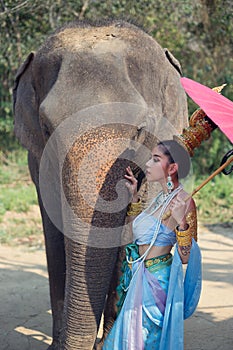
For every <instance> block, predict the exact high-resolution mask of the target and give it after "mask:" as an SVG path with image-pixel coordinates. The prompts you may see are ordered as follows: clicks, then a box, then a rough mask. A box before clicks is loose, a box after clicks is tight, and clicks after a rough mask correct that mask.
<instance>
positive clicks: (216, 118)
mask: <svg viewBox="0 0 233 350" xmlns="http://www.w3.org/2000/svg"><path fill="white" fill-rule="evenodd" d="M181 84H182V85H183V88H184V90H185V91H186V93H187V94H188V95H189V96H190V97H191V98H192V100H193V101H194V102H195V103H197V104H198V105H199V106H200V108H201V109H202V110H203V111H204V112H205V113H206V114H207V116H208V117H209V118H210V119H211V120H212V121H213V122H214V123H215V124H216V125H217V126H218V127H219V128H220V129H221V130H222V132H223V133H224V134H225V135H226V136H227V137H228V139H229V140H230V141H231V142H232V143H233V102H232V101H230V100H229V99H227V98H226V97H224V96H222V95H220V94H219V93H217V92H216V91H214V90H212V89H210V88H208V87H207V86H205V85H202V84H200V83H197V82H196V81H194V80H191V79H188V78H185V77H184V78H181Z"/></svg>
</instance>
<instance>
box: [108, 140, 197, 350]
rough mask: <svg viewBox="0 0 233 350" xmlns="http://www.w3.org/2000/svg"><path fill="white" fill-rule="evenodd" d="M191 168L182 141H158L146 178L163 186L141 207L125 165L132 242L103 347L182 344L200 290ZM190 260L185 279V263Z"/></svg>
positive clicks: (165, 349)
mask: <svg viewBox="0 0 233 350" xmlns="http://www.w3.org/2000/svg"><path fill="white" fill-rule="evenodd" d="M189 168H190V159H189V156H188V154H187V152H186V151H185V150H184V148H183V147H182V146H180V145H179V144H178V143H177V142H176V141H171V140H169V141H163V142H160V143H159V144H158V145H157V146H156V147H155V148H154V149H153V150H152V156H151V159H150V160H149V161H148V162H147V163H146V178H147V181H148V182H158V183H159V184H160V185H161V187H162V191H161V192H160V193H159V194H158V195H157V196H156V198H155V199H154V200H153V201H152V203H151V204H150V205H149V207H148V208H146V210H144V211H142V212H141V203H140V200H139V198H138V194H137V180H136V179H135V177H134V175H133V173H132V171H131V169H130V167H128V168H127V169H126V172H127V174H126V175H125V177H126V179H127V180H128V182H127V184H126V186H127V187H128V189H129V191H130V193H131V194H132V201H131V203H130V205H129V208H128V211H127V214H128V221H129V222H132V233H133V242H134V243H133V244H129V245H128V246H127V247H126V261H125V262H124V263H123V275H122V278H121V283H120V285H119V287H118V293H119V302H118V307H119V314H118V317H117V319H116V321H115V323H114V325H113V328H112V330H111V331H110V333H109V335H108V336H107V338H106V340H105V343H104V347H103V349H104V350H107V349H111V350H112V349H115V350H123V349H124V350H126V349H127V350H131V349H132V350H142V349H146V350H147V349H153V350H157V349H159V350H174V349H176V350H182V349H183V319H185V318H187V317H189V316H190V315H191V314H192V313H193V312H194V311H195V308H196V306H197V303H198V300H199V297H200V291H201V256H200V250H199V248H198V246H197V243H196V241H195V240H196V237H197V232H196V228H197V224H196V208H195V203H194V201H193V199H189V200H187V197H188V194H187V193H186V192H185V191H184V190H183V188H182V186H181V184H180V183H179V178H183V177H185V176H187V175H188V172H189ZM174 245H175V251H174V256H172V254H171V249H172V247H173V246H174ZM187 263H188V266H187V270H186V274H185V278H184V277H183V269H182V264H187Z"/></svg>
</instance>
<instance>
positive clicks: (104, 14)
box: [0, 0, 233, 241]
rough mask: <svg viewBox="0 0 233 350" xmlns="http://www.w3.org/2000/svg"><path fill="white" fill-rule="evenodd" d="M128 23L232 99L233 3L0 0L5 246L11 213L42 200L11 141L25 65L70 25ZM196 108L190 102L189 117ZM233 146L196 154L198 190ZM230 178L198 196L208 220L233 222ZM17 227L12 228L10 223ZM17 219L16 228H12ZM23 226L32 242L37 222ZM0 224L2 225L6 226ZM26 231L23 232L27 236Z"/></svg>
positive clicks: (215, 140)
mask: <svg viewBox="0 0 233 350" xmlns="http://www.w3.org/2000/svg"><path fill="white" fill-rule="evenodd" d="M103 18H121V19H122V18H123V19H126V20H130V21H131V22H133V23H136V24H138V25H140V26H141V27H143V28H144V29H145V30H146V31H147V32H148V33H149V34H151V35H152V36H153V37H154V38H155V39H156V40H157V41H158V42H159V43H160V45H161V46H163V47H167V48H169V50H170V51H171V52H172V53H173V54H174V56H175V57H176V58H177V59H178V60H179V61H180V63H181V65H182V67H183V74H184V75H185V76H187V77H190V78H192V79H194V80H197V81H199V82H201V83H203V84H205V85H207V86H209V87H213V86H217V85H221V84H223V83H227V87H226V88H225V89H224V91H223V94H224V95H225V96H226V97H228V98H229V99H231V100H233V84H232V80H233V78H232V72H233V35H232V33H233V2H232V0H196V1H193V0H183V1H182V0H67V1H65V0H0V27H1V33H0V35H1V36H0V40H1V41H0V48H1V50H0V76H1V81H0V239H1V237H2V241H6V240H8V241H9V240H11V234H12V232H13V234H14V232H15V231H17V232H16V233H17V235H18V236H20V235H21V233H20V232H19V231H20V229H19V228H20V222H17V221H16V222H15V221H14V220H16V219H15V217H16V215H9V219H8V222H7V224H6V222H5V218H6V214H7V213H8V214H9V213H16V212H21V213H22V212H30V210H31V209H32V207H33V205H34V206H35V205H36V193H35V189H34V187H33V185H32V184H31V182H30V178H29V175H28V170H27V160H26V152H25V151H24V150H23V149H22V148H21V146H19V144H18V143H17V141H16V140H15V138H14V135H13V117H12V86H13V83H14V76H15V74H16V71H17V69H18V67H19V66H20V64H21V63H22V62H23V61H24V59H25V58H26V56H27V55H28V53H29V52H30V51H33V50H34V51H35V50H37V48H38V47H39V45H40V44H41V43H42V42H43V41H44V39H45V37H46V36H47V35H48V34H50V33H52V32H53V31H54V30H55V29H56V28H57V27H58V26H61V25H63V24H65V23H66V22H68V21H74V20H89V21H99V20H101V19H103ZM196 108H197V106H196V105H194V103H192V101H191V100H189V111H190V115H191V113H192V112H193V111H194V109H196ZM231 147H232V145H231V144H230V142H229V141H228V140H227V138H226V137H225V136H224V135H223V134H222V133H221V132H219V131H218V130H216V131H214V133H213V136H212V137H211V139H210V140H209V141H207V142H205V144H203V145H202V147H201V148H200V149H199V150H197V151H196V153H195V156H194V158H193V168H194V172H195V175H196V183H197V184H199V183H200V181H201V180H202V178H203V177H206V176H207V175H208V174H210V173H211V172H212V171H214V170H215V169H216V168H217V167H218V166H219V163H220V161H221V157H222V156H223V155H224V154H225V153H226V151H228V150H229V149H230V148H231ZM231 180H232V176H228V177H225V176H221V175H219V176H218V177H216V178H215V179H214V180H213V181H212V182H211V184H209V185H207V186H206V188H205V189H203V190H202V191H201V193H200V195H199V196H198V197H197V203H198V206H199V212H200V214H201V217H202V219H203V220H210V221H211V222H213V221H214V220H215V221H220V222H226V221H227V222H228V221H232V213H231V209H232V203H233V197H232V191H231V184H230V181H231ZM9 220H11V221H9ZM12 220H13V222H12ZM29 221H30V220H29V219H28V217H27V218H26V217H25V219H24V222H21V224H22V227H23V225H27V227H28V231H29V233H28V235H29V236H30V235H31V231H32V233H33V232H35V231H37V230H38V231H39V232H41V226H40V224H39V222H37V221H36V222H33V225H32V223H31V222H29ZM1 222H2V223H1ZM28 225H29V226H28ZM23 230H25V226H24V229H22V235H23V234H24V233H23Z"/></svg>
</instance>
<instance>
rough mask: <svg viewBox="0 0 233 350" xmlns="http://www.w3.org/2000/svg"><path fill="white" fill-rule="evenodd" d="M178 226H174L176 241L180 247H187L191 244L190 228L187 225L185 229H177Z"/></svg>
mask: <svg viewBox="0 0 233 350" xmlns="http://www.w3.org/2000/svg"><path fill="white" fill-rule="evenodd" d="M178 227H179V226H177V227H176V228H175V233H176V239H177V243H178V245H179V246H181V247H187V246H189V245H191V244H192V233H191V230H190V226H188V228H187V230H185V231H179V229H178Z"/></svg>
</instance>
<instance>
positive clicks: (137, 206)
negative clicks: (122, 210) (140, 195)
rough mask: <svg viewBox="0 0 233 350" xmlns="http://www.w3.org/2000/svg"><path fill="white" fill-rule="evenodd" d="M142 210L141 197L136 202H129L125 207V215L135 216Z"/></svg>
mask: <svg viewBox="0 0 233 350" xmlns="http://www.w3.org/2000/svg"><path fill="white" fill-rule="evenodd" d="M141 211H142V202H141V199H139V201H138V202H137V203H129V205H128V208H127V216H136V215H138V214H140V213H141Z"/></svg>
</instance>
